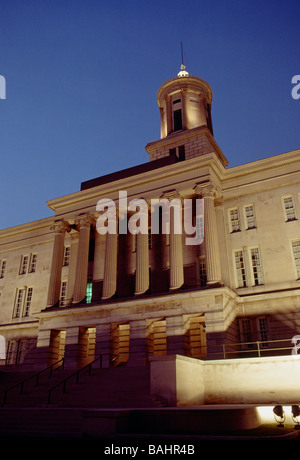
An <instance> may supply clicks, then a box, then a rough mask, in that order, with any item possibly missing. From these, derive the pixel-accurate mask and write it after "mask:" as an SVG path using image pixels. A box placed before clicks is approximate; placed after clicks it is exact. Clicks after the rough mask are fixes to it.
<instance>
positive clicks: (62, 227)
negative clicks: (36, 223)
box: [47, 220, 70, 306]
mask: <svg viewBox="0 0 300 460" xmlns="http://www.w3.org/2000/svg"><path fill="white" fill-rule="evenodd" d="M69 228H70V227H69V224H68V222H64V221H63V220H61V221H59V222H55V224H54V225H53V226H52V227H51V230H53V231H55V236H54V246H53V253H52V263H51V272H50V280H49V289H48V298H47V306H51V305H56V304H57V303H58V301H59V294H60V285H61V270H62V264H63V257H64V242H65V232H66V230H69Z"/></svg>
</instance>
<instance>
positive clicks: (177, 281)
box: [163, 191, 184, 290]
mask: <svg viewBox="0 0 300 460" xmlns="http://www.w3.org/2000/svg"><path fill="white" fill-rule="evenodd" d="M163 197H164V198H168V199H169V200H170V199H171V201H170V204H169V212H170V247H169V250H170V253H169V258H170V289H172V290H173V289H179V288H180V287H181V286H182V285H183V283H184V274H183V257H182V201H181V197H180V195H179V193H178V192H177V191H172V192H170V193H165V194H164V195H163ZM173 200H176V201H174V203H173V204H174V205H175V206H173V205H172V201H173Z"/></svg>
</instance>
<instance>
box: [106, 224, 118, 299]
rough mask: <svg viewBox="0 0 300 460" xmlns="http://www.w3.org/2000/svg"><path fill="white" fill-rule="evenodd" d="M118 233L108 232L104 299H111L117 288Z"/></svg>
mask: <svg viewBox="0 0 300 460" xmlns="http://www.w3.org/2000/svg"><path fill="white" fill-rule="evenodd" d="M117 254H118V235H117V233H109V232H108V233H106V243H105V262H104V279H103V290H102V299H109V298H110V297H112V296H113V295H114V294H115V293H116V289H117Z"/></svg>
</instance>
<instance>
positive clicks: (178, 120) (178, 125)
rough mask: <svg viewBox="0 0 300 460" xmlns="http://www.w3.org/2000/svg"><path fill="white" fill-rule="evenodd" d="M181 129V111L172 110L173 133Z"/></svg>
mask: <svg viewBox="0 0 300 460" xmlns="http://www.w3.org/2000/svg"><path fill="white" fill-rule="evenodd" d="M180 129H182V117H181V109H179V110H174V131H179V130H180Z"/></svg>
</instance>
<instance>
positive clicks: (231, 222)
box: [228, 207, 241, 233]
mask: <svg viewBox="0 0 300 460" xmlns="http://www.w3.org/2000/svg"><path fill="white" fill-rule="evenodd" d="M232 212H236V216H237V219H232V214H231V213H232ZM235 221H236V222H237V224H238V228H234V225H233V224H234V222H235ZM228 222H229V233H237V232H240V231H241V219H240V213H239V208H238V207H234V208H229V209H228Z"/></svg>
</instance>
